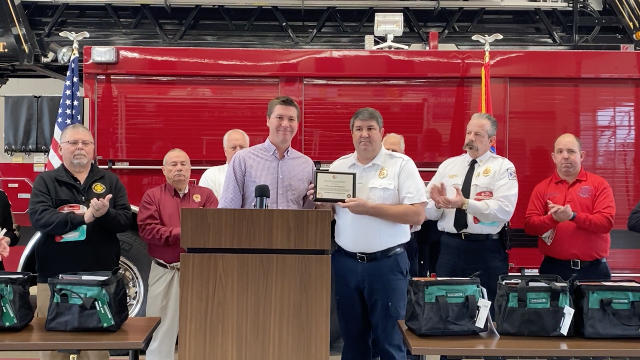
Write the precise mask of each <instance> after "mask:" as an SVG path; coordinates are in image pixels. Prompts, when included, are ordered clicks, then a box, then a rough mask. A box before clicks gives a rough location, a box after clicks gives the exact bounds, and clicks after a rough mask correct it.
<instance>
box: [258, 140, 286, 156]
mask: <svg viewBox="0 0 640 360" xmlns="http://www.w3.org/2000/svg"><path fill="white" fill-rule="evenodd" d="M264 148H265V149H267V152H268V153H269V155H275V156H276V157H278V149H277V148H276V146H275V145H273V144H272V143H271V140H269V138H267V141H265V142H264ZM290 151H291V145H289V147H288V148H287V150H285V151H284V156H285V157H289V156H291V154H290Z"/></svg>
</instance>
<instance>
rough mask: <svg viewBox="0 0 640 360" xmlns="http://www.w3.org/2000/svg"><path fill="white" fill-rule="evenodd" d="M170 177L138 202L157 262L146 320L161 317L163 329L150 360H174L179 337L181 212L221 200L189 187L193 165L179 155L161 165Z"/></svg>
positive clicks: (153, 267)
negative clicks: (183, 209)
mask: <svg viewBox="0 0 640 360" xmlns="http://www.w3.org/2000/svg"><path fill="white" fill-rule="evenodd" d="M162 172H163V174H164V176H165V177H166V178H167V182H166V183H164V184H163V185H160V186H158V187H155V188H153V189H149V190H148V191H147V192H146V193H145V194H144V196H143V197H142V201H141V202H140V209H139V210H138V226H139V229H140V238H142V240H144V242H146V243H147V245H148V251H149V255H150V256H151V257H152V258H153V262H152V263H151V271H150V272H149V295H148V296H147V316H159V317H160V318H161V320H162V321H161V322H160V326H159V327H158V329H157V330H156V331H155V332H154V333H153V339H151V343H150V344H149V348H148V349H147V359H149V360H173V359H174V352H175V343H176V339H177V337H178V309H179V303H178V302H179V288H180V254H181V253H183V252H185V250H184V249H183V248H182V247H181V246H180V209H182V208H201V207H204V208H215V207H217V206H218V200H217V199H216V197H215V196H214V195H213V192H212V191H211V190H209V189H207V188H205V187H202V186H198V185H195V184H192V183H190V182H189V177H190V175H191V161H190V160H189V156H187V154H186V153H185V152H184V151H182V150H180V149H173V150H171V151H169V152H168V153H167V155H165V157H164V161H163V163H162Z"/></svg>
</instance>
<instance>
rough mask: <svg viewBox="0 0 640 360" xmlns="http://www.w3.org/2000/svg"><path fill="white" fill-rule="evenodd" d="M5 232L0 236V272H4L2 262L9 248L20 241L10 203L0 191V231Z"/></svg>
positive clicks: (7, 254)
mask: <svg viewBox="0 0 640 360" xmlns="http://www.w3.org/2000/svg"><path fill="white" fill-rule="evenodd" d="M2 229H4V230H6V231H5V233H4V235H3V236H0V270H4V264H3V263H2V260H3V259H4V258H6V257H8V256H9V246H16V245H17V244H18V241H19V240H20V233H19V230H18V229H19V226H18V225H17V224H16V223H15V222H14V221H13V214H11V203H10V202H9V198H8V197H7V194H5V192H4V191H2V190H0V231H2Z"/></svg>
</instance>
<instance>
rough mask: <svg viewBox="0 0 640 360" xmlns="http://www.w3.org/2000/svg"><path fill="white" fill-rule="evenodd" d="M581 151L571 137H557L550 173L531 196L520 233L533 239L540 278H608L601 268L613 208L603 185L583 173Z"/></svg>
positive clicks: (604, 267) (605, 269) (604, 263)
mask: <svg viewBox="0 0 640 360" xmlns="http://www.w3.org/2000/svg"><path fill="white" fill-rule="evenodd" d="M584 157H585V152H584V151H582V144H581V143H580V139H578V138H577V137H576V136H575V135H573V134H564V135H562V136H560V137H559V138H558V139H557V140H556V142H555V146H554V151H553V154H552V158H553V161H554V162H555V163H556V172H555V173H554V174H553V175H551V176H550V177H549V178H547V179H545V180H543V181H542V182H540V183H539V184H538V185H536V187H535V189H533V193H532V194H531V199H530V200H529V207H528V208H527V213H526V216H525V221H524V231H525V232H526V233H527V234H529V235H535V236H539V237H540V238H539V239H538V248H539V249H540V251H541V252H542V254H544V260H543V261H542V264H541V265H540V273H541V274H555V275H560V277H562V278H563V279H565V280H568V279H569V278H571V277H572V276H573V275H576V277H575V279H574V280H581V279H592V280H599V279H603V280H604V279H610V278H611V272H610V271H609V265H608V264H607V259H606V257H607V255H609V246H610V245H611V237H610V236H609V232H610V231H611V229H612V228H613V217H614V215H615V213H616V205H615V203H614V200H613V191H612V190H611V186H609V183H607V181H606V180H605V179H603V178H601V177H600V176H598V175H595V174H592V173H589V172H586V171H584V169H583V168H582V160H584Z"/></svg>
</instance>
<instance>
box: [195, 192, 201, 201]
mask: <svg viewBox="0 0 640 360" xmlns="http://www.w3.org/2000/svg"><path fill="white" fill-rule="evenodd" d="M200 200H201V199H200V194H195V195H193V201H195V202H200Z"/></svg>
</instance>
